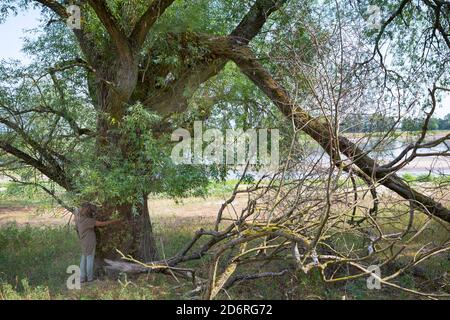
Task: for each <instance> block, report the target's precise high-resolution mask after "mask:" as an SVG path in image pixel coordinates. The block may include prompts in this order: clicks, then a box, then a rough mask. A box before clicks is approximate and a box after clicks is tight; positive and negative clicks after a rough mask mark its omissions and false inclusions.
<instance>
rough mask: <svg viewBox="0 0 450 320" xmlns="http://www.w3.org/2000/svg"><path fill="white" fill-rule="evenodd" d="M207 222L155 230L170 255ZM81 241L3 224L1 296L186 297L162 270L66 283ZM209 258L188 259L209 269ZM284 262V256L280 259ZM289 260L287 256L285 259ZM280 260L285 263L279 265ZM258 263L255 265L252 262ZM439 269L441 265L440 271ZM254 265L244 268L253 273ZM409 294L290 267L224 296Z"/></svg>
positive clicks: (173, 222)
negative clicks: (326, 280)
mask: <svg viewBox="0 0 450 320" xmlns="http://www.w3.org/2000/svg"><path fill="white" fill-rule="evenodd" d="M202 226H203V227H207V226H208V223H207V222H206V221H204V220H199V219H192V218H190V219H185V220H181V221H180V220H179V219H175V218H173V219H169V220H167V221H162V220H161V221H156V223H155V233H156V237H157V239H158V242H159V249H160V252H162V253H163V254H164V255H165V256H171V255H173V254H174V253H175V252H177V251H178V250H180V249H181V248H182V247H183V246H184V245H185V244H186V242H187V241H188V240H190V239H191V237H192V234H193V231H194V230H196V229H198V228H199V227H202ZM78 259H79V247H78V241H77V238H76V235H75V232H74V231H73V230H72V229H70V228H67V227H44V228H36V227H18V226H17V225H15V224H9V225H7V226H5V227H3V228H1V229H0V299H81V300H89V299H98V300H102V299H108V300H109V299H121V300H123V299H146V300H149V299H186V298H187V297H186V295H185V293H186V292H187V291H189V290H192V289H193V286H192V284H191V283H188V282H186V281H183V280H180V282H178V281H177V280H176V279H174V278H173V277H170V276H167V275H162V274H149V275H141V276H139V277H137V278H133V279H127V278H126V277H124V276H122V277H121V278H120V279H119V280H117V281H113V280H108V279H102V280H101V281H98V282H96V283H95V284H91V285H89V286H86V287H83V288H82V289H81V290H68V289H67V288H66V286H65V283H66V279H67V277H68V274H67V273H66V269H67V267H68V266H69V265H72V264H77V263H78ZM207 262H208V258H206V259H203V260H196V261H192V262H190V263H189V264H188V265H186V266H187V267H195V268H197V269H198V270H200V271H201V273H202V274H205V273H206V271H207V268H208V264H207ZM280 263H281V262H280ZM284 263H285V262H284ZM280 266H281V265H280ZM448 267H450V265H449V263H448V262H447V263H446V265H443V264H442V261H438V262H436V263H435V265H432V264H429V265H428V266H427V272H429V274H430V277H432V276H435V275H436V273H439V272H442V270H445V268H448ZM253 268H254V267H253ZM437 270H439V271H437ZM252 271H255V269H251V268H250V267H248V268H246V269H245V270H241V271H240V272H245V273H251V272H252ZM415 281H416V279H415V278H414V277H412V276H411V275H409V274H408V273H407V274H405V275H404V276H402V277H400V278H399V279H398V283H399V284H403V285H408V286H409V287H417V286H420V283H419V282H417V283H416V282H415ZM343 297H345V299H406V298H417V297H415V296H412V295H409V294H405V293H403V292H400V291H397V290H394V289H391V288H389V287H383V288H382V289H381V290H368V289H367V287H366V279H365V278H364V279H359V280H356V281H349V282H339V283H336V284H331V283H324V282H323V281H322V280H321V278H320V275H319V273H318V271H317V270H313V271H312V272H310V273H309V274H307V275H305V274H303V273H302V272H290V273H288V274H286V275H284V276H283V277H277V278H271V279H258V280H253V281H249V282H245V283H242V284H239V285H237V286H235V287H233V288H232V289H231V290H229V291H228V293H227V294H225V293H221V294H220V295H219V296H218V298H222V299H228V298H233V299H342V298H343Z"/></svg>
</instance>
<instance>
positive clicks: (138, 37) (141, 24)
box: [130, 0, 174, 49]
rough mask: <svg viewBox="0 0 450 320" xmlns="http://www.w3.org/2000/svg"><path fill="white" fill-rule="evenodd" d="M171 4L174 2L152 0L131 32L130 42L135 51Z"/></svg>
mask: <svg viewBox="0 0 450 320" xmlns="http://www.w3.org/2000/svg"><path fill="white" fill-rule="evenodd" d="M173 2H174V0H154V1H153V2H152V3H151V4H150V6H149V7H148V9H147V11H145V13H144V14H143V15H142V17H141V18H140V19H139V21H138V22H137V23H136V26H135V27H134V29H133V31H132V32H131V35H130V41H131V42H132V43H133V45H134V46H135V49H139V48H140V47H141V46H142V44H143V43H144V41H145V38H146V37H147V34H148V32H149V30H150V28H151V27H152V26H153V25H154V24H155V22H156V21H157V20H158V18H159V17H160V16H161V15H162V14H163V13H164V11H165V10H166V9H167V8H168V7H170V5H171V4H172V3H173Z"/></svg>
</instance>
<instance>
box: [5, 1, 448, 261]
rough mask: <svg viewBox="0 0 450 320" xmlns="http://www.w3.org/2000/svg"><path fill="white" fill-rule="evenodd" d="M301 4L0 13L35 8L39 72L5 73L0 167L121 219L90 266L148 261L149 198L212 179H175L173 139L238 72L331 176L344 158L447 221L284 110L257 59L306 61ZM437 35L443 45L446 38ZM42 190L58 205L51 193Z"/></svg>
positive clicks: (290, 108) (347, 146)
mask: <svg viewBox="0 0 450 320" xmlns="http://www.w3.org/2000/svg"><path fill="white" fill-rule="evenodd" d="M403 2H405V1H403ZM425 2H427V1H425ZM430 2H431V3H434V2H436V3H438V2H440V1H434V2H433V1H431V0H430ZM407 3H408V1H406V3H405V4H403V3H402V4H401V6H398V8H395V6H394V5H392V6H393V7H394V10H393V12H394V13H396V12H397V11H398V10H400V13H401V10H403V9H404V8H405V6H406V5H407ZM69 4H76V5H78V6H79V7H80V9H81V10H80V12H81V29H69V28H68V27H67V25H66V24H65V22H66V20H67V19H68V18H69V14H68V13H67V11H66V6H67V5H69ZM302 5H303V2H302V1H298V0H291V1H288V0H255V1H244V0H242V1H240V0H239V1H230V0H192V1H182V0H153V1H150V0H129V1H119V0H108V1H101V0H89V1H73V2H71V1H65V2H64V1H53V0H35V1H31V0H28V1H12V0H10V1H2V7H1V12H2V17H3V18H5V17H6V16H7V15H8V14H10V13H11V12H13V11H15V10H20V9H21V8H22V9H23V8H26V7H29V6H35V7H38V8H41V9H42V17H43V24H42V28H43V32H42V33H40V34H39V36H38V37H37V39H35V40H33V41H29V42H28V43H27V46H26V50H27V51H28V52H29V53H30V54H32V55H33V56H34V57H35V63H34V64H32V65H31V66H29V67H20V66H17V65H16V64H15V63H9V64H7V63H4V64H3V65H2V66H1V93H0V125H1V126H0V130H1V131H0V133H1V136H0V150H2V151H3V154H1V157H2V158H1V163H0V164H1V165H2V166H3V167H4V168H6V169H7V170H8V171H9V172H12V171H14V172H15V175H14V177H16V178H17V179H19V178H20V179H22V180H26V181H33V175H34V174H35V173H36V172H39V173H40V174H42V175H44V176H46V177H47V178H48V179H49V180H50V181H52V182H54V183H55V184H56V185H57V186H58V187H62V188H63V189H64V190H66V191H67V192H68V193H69V194H72V195H74V196H75V197H78V198H79V199H86V200H94V199H95V200H96V201H99V202H100V203H101V204H102V208H103V211H102V213H101V215H102V216H103V218H108V216H110V215H112V214H118V215H120V216H121V217H122V218H123V219H124V220H125V221H126V223H124V224H122V225H121V226H117V227H111V228H108V229H106V230H104V231H102V233H101V234H100V239H99V243H98V250H99V257H101V258H104V257H114V256H115V255H116V251H115V249H116V248H117V249H120V250H121V251H122V252H123V253H126V254H131V255H133V256H134V257H136V258H139V259H143V260H146V261H149V260H152V259H154V258H155V257H156V255H157V252H156V248H155V241H154V239H153V234H152V227H151V222H150V220H149V219H150V218H149V214H148V207H147V196H148V194H149V193H150V192H161V191H163V192H167V193H170V194H173V195H181V194H183V193H186V192H198V191H199V189H201V187H202V186H204V185H205V184H206V183H207V180H208V174H209V173H206V171H205V170H203V169H202V168H199V167H187V166H174V165H173V164H172V163H171V161H170V158H169V155H170V144H168V143H167V142H168V133H170V132H171V131H172V130H173V128H175V127H176V126H179V125H183V126H189V124H190V123H191V122H192V120H198V119H206V118H208V116H209V115H210V110H209V107H210V106H213V105H217V104H218V103H220V100H221V99H231V98H230V96H229V94H228V93H227V90H225V89H224V88H222V90H220V88H219V89H218V90H215V89H217V87H214V88H213V86H212V85H211V86H209V87H208V86H207V85H206V84H207V82H208V80H210V79H212V78H213V77H216V76H218V77H220V75H221V74H223V73H226V74H227V79H225V80H224V83H226V85H225V86H228V87H230V86H231V87H232V86H233V84H232V83H233V81H234V80H235V81H241V82H242V81H243V80H242V78H241V75H239V74H238V73H237V72H236V71H237V70H240V72H241V74H244V75H245V76H246V77H247V78H248V80H246V81H250V82H253V84H254V85H255V86H253V88H259V89H260V90H261V91H260V92H261V93H263V94H265V97H266V99H270V100H271V101H272V103H273V105H272V106H276V107H277V108H278V112H280V114H283V115H284V116H286V117H288V118H290V119H293V121H294V123H295V125H296V126H297V127H298V128H300V129H301V130H303V131H304V132H305V133H306V134H308V135H309V136H310V137H312V138H313V139H314V140H316V141H317V142H318V143H319V144H320V146H322V147H323V148H324V149H325V150H326V151H327V152H328V154H329V155H330V158H331V159H332V160H333V161H334V162H335V164H336V165H337V166H340V167H344V166H345V161H344V160H345V159H350V160H351V162H352V166H356V167H358V170H357V172H358V174H359V175H361V176H369V177H375V178H376V179H377V180H379V181H381V183H382V184H383V185H384V186H386V187H387V188H389V189H391V190H393V191H394V192H396V193H397V194H399V195H400V196H401V197H403V198H405V199H414V205H415V206H416V207H417V208H418V209H419V210H422V211H424V212H425V213H426V214H431V215H435V216H437V217H439V218H441V219H443V220H445V221H450V213H449V210H448V209H447V208H445V207H443V206H442V205H441V204H440V203H438V202H436V201H435V200H433V199H432V198H430V197H428V196H426V195H424V194H422V193H419V192H417V191H415V190H413V189H412V188H411V187H410V186H408V185H407V184H406V183H404V181H403V180H402V179H400V178H399V177H397V176H396V175H395V173H393V172H391V171H390V170H389V168H383V167H380V166H379V165H378V164H377V163H376V162H375V161H374V160H373V159H371V158H370V157H369V156H368V155H367V154H366V153H365V152H363V151H362V150H360V149H359V148H358V147H356V146H355V145H354V144H353V143H352V142H351V141H349V140H348V139H346V138H344V137H342V136H335V134H334V132H331V131H330V130H329V129H328V126H327V125H326V124H324V123H323V121H322V120H321V119H320V118H314V116H313V115H312V114H310V113H309V112H308V111H307V110H305V109H304V108H302V106H301V105H298V103H297V102H296V101H293V100H292V99H291V97H290V94H289V93H288V90H291V89H292V88H289V87H283V85H284V86H288V85H289V84H286V83H283V82H282V81H280V79H279V78H276V77H274V76H273V75H272V74H271V73H272V71H273V70H272V69H273V64H271V62H270V61H267V62H265V63H264V64H263V63H262V62H261V61H259V60H258V59H257V58H256V54H255V52H256V51H258V54H259V53H260V52H261V51H264V49H265V48H266V49H267V48H271V47H275V48H276V49H277V50H279V52H281V51H282V50H283V47H282V46H279V47H276V45H277V37H281V36H283V37H284V41H286V40H289V39H290V41H291V42H292V43H293V44H297V45H298V44H300V45H299V47H303V48H306V49H307V47H308V41H311V39H304V38H303V37H302V31H301V30H302V28H301V25H297V26H295V28H292V25H290V24H292V23H294V22H292V21H290V18H292V17H294V16H295V15H303V14H307V10H306V11H303V9H302V8H304V6H302ZM429 8H432V6H431V5H430V6H429ZM396 9H398V10H397V11H396ZM281 12H282V13H283V14H280V13H281ZM394 20H395V16H394V18H392V20H391V21H388V22H387V24H386V25H384V26H383V29H382V31H384V29H385V28H386V26H388V24H389V23H391V22H392V21H394ZM430 23H432V21H430ZM287 26H290V28H287ZM438 27H439V25H438ZM440 27H442V26H440ZM273 30H277V31H273ZM283 30H286V32H285V33H283ZM287 30H291V31H292V30H295V33H294V34H288V32H289V31H287ZM437 31H438V32H439V31H440V29H439V28H437ZM318 32H319V31H318ZM444 36H445V37H446V39H447V41H448V34H446V35H445V31H444ZM306 49H305V50H306ZM306 51H307V50H306ZM311 54H314V53H311ZM304 59H308V54H307V53H305V57H304ZM229 61H233V62H234V63H235V65H236V66H237V69H236V67H230V65H229V64H228V62H229ZM233 76H235V77H236V78H235V79H234V80H233ZM230 83H231V84H230ZM216 85H217V84H216ZM218 86H219V87H220V85H218ZM218 91H220V93H217V92H218ZM199 92H200V93H199ZM195 101H197V102H198V101H200V103H195ZM227 105H228V104H224V107H225V106H227ZM267 108H268V109H269V108H271V107H270V106H267ZM193 109H195V110H193ZM267 113H269V111H268V110H267ZM262 115H264V113H262ZM42 187H43V188H45V189H46V191H47V192H49V193H51V194H55V193H56V191H55V188H54V187H52V185H51V184H48V183H47V184H43V185H42ZM200 191H201V190H200Z"/></svg>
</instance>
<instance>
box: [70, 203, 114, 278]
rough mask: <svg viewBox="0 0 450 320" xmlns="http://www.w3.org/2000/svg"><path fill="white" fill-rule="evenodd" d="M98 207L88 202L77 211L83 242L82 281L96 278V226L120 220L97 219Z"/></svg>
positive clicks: (79, 230) (81, 240)
mask: <svg viewBox="0 0 450 320" xmlns="http://www.w3.org/2000/svg"><path fill="white" fill-rule="evenodd" d="M95 212H96V207H95V206H94V205H93V204H91V203H88V202H85V203H83V204H82V205H81V207H80V209H78V210H77V212H76V213H75V224H76V230H77V233H78V237H79V239H80V244H81V261H80V271H81V282H82V283H83V282H91V281H93V280H94V257H95V246H96V237H95V232H94V228H95V227H104V226H107V225H110V224H113V223H117V222H120V220H119V219H115V220H110V221H97V220H96V219H95V216H94V214H95Z"/></svg>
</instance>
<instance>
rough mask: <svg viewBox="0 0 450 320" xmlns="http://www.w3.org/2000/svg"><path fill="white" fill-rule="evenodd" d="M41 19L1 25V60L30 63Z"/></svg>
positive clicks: (447, 109) (32, 14)
mask: <svg viewBox="0 0 450 320" xmlns="http://www.w3.org/2000/svg"><path fill="white" fill-rule="evenodd" d="M39 17H40V11H39V10H36V9H29V10H27V11H25V12H24V11H21V12H19V13H18V15H17V16H10V17H8V18H7V20H6V21H5V23H3V24H0V60H1V59H18V60H20V61H21V62H22V63H23V64H28V63H29V62H30V57H29V56H27V55H26V54H25V53H23V52H22V46H23V44H24V42H23V38H24V36H25V35H26V30H29V29H32V28H36V27H38V25H39ZM447 113H450V95H447V96H446V98H445V99H444V100H443V102H442V104H441V105H440V106H439V108H437V110H436V112H435V115H436V116H437V117H443V116H444V115H446V114H447Z"/></svg>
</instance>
